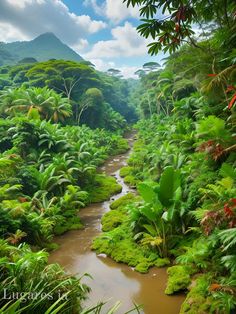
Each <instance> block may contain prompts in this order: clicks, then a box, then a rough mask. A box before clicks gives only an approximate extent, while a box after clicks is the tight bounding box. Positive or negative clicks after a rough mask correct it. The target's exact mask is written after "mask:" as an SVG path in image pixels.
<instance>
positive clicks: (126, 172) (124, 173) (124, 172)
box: [120, 166, 133, 178]
mask: <svg viewBox="0 0 236 314" xmlns="http://www.w3.org/2000/svg"><path fill="white" fill-rule="evenodd" d="M132 169H133V168H132V167H130V166H126V167H123V168H121V169H120V176H121V177H122V178H124V177H126V176H128V175H130V174H131V172H132Z"/></svg>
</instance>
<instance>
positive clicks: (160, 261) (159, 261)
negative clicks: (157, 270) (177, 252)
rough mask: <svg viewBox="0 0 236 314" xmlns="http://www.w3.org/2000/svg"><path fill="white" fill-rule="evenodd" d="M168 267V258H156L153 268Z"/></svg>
mask: <svg viewBox="0 0 236 314" xmlns="http://www.w3.org/2000/svg"><path fill="white" fill-rule="evenodd" d="M168 265H170V260H169V258H157V259H156V261H155V266H156V267H165V266H168Z"/></svg>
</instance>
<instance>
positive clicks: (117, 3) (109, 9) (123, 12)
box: [84, 0, 140, 23]
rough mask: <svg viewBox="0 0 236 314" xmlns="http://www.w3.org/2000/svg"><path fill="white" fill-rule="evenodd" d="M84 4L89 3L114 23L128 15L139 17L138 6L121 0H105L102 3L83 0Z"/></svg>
mask: <svg viewBox="0 0 236 314" xmlns="http://www.w3.org/2000/svg"><path fill="white" fill-rule="evenodd" d="M84 4H85V5H87V6H88V5H90V6H91V7H92V8H93V9H94V11H95V12H96V13H97V14H99V15H103V16H104V15H105V16H106V17H107V18H108V19H109V20H111V21H112V22H114V23H119V22H121V21H123V20H125V19H127V18H129V17H133V18H137V19H138V18H139V16H140V15H139V8H138V7H137V6H136V7H132V6H129V7H128V8H127V6H126V4H125V3H123V1H122V0H105V1H104V2H103V3H102V4H100V5H99V4H98V3H97V0H85V1H84Z"/></svg>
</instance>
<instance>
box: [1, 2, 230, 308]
mask: <svg viewBox="0 0 236 314" xmlns="http://www.w3.org/2000/svg"><path fill="white" fill-rule="evenodd" d="M125 2H127V3H128V4H129V5H135V4H139V5H140V6H141V7H140V9H141V14H142V15H143V17H144V18H146V19H145V20H144V21H143V24H141V25H140V26H139V31H140V33H141V34H142V35H144V36H145V37H147V36H148V35H151V36H152V38H153V40H154V41H155V40H157V41H156V42H154V43H152V44H150V52H151V53H156V52H157V51H159V50H160V49H163V50H165V51H169V52H171V53H172V54H171V55H170V56H169V57H168V58H166V60H165V64H164V66H163V67H162V68H160V69H159V70H151V71H149V73H148V72H147V71H139V74H140V80H139V81H138V83H137V84H136V83H133V82H130V81H126V80H123V79H120V78H118V77H114V76H111V75H107V74H104V73H100V72H98V71H96V70H94V68H93V66H92V65H91V64H90V63H89V62H85V61H82V62H81V63H76V62H74V61H64V60H49V61H45V62H34V63H24V64H18V65H15V66H2V67H0V88H1V95H0V135H1V139H0V182H1V185H0V238H1V239H0V254H1V256H0V270H1V274H0V279H1V280H0V282H1V283H0V295H1V302H0V307H1V309H0V313H32V312H34V313H39V314H40V313H47V314H49V313H62V311H63V313H99V311H100V310H101V306H102V305H100V306H98V307H96V308H93V309H88V310H83V309H82V306H81V302H82V301H83V300H84V299H85V298H86V295H87V293H88V291H89V288H88V287H87V286H85V285H83V284H81V281H80V279H78V278H76V277H73V276H70V275H68V274H66V273H65V272H64V271H63V269H62V268H61V267H60V266H59V265H56V264H51V265H48V262H47V259H48V253H47V252H48V251H50V250H53V249H56V245H55V244H54V243H53V237H54V236H55V235H61V234H63V233H65V232H66V231H68V230H74V229H79V228H82V224H81V221H80V218H79V215H78V213H79V209H80V208H82V207H85V206H86V205H87V204H88V203H91V202H101V201H104V200H106V199H108V198H109V196H110V195H112V194H115V193H117V192H119V191H120V189H121V187H120V186H119V185H118V184H117V183H116V180H115V179H114V178H112V177H106V176H105V175H103V174H100V173H98V171H97V168H98V166H100V165H102V163H103V162H104V161H105V160H106V159H107V158H108V156H110V155H115V154H120V153H122V152H125V151H126V150H127V149H128V144H127V141H126V140H125V139H124V138H122V135H123V132H124V130H126V129H127V125H128V124H127V122H128V123H132V122H136V120H137V114H138V116H139V118H140V119H139V121H138V122H137V123H136V125H135V129H136V130H137V140H136V143H135V145H134V149H133V152H132V154H131V156H130V158H129V161H128V166H127V167H124V168H122V169H121V172H120V174H121V176H122V177H124V181H125V182H126V183H127V184H129V185H130V186H132V187H135V188H137V192H138V193H137V195H134V194H132V193H129V194H127V195H125V196H123V197H122V198H120V199H118V200H116V201H115V202H113V203H112V204H111V210H110V211H109V212H108V213H106V214H105V215H104V216H103V218H102V228H103V233H102V234H101V235H100V236H99V237H98V238H96V239H95V240H94V242H93V249H94V250H96V251H97V252H99V253H106V254H107V255H109V256H111V257H112V258H113V259H114V260H115V261H117V262H123V263H127V264H128V265H129V266H132V267H134V268H135V270H136V271H139V272H141V273H145V272H147V271H148V269H149V268H150V267H152V266H157V267H163V266H169V267H168V270H167V272H168V276H169V279H168V283H167V287H166V291H165V293H166V294H168V295H171V294H174V293H178V292H182V291H184V292H186V300H185V302H184V303H183V305H182V307H181V311H180V312H181V313H182V314H186V313H188V314H197V313H199V314H200V313H201V314H203V313H204V314H205V313H206V314H207V313H215V314H217V313H222V314H230V313H233V311H235V309H236V253H235V252H236V168H235V166H236V158H235V157H236V145H235V138H236V124H235V122H236V114H235V103H236V86H235V78H236V65H235V62H236V48H235V38H236V36H235V34H236V32H235V30H236V27H235V10H234V3H233V1H225V0H224V1H223V0H219V1H214V3H208V2H206V1H192V2H191V5H190V4H186V3H185V1H184V2H182V1H151V2H150V1H148V0H140V1H139V0H137V1H135V0H127V1H125ZM163 6H164V8H163ZM160 7H161V8H163V10H164V11H165V10H168V12H169V13H170V16H168V18H164V19H163V21H158V20H157V19H156V18H155V14H156V10H157V9H158V8H160ZM197 22H199V25H200V26H201V27H202V30H203V32H202V34H201V36H199V37H198V38H196V37H194V35H193V32H192V28H193V24H194V23H197ZM186 41H187V43H186ZM134 108H135V109H136V112H137V114H136V112H135V110H134ZM155 280H158V278H157V279H155ZM6 291H7V292H8V293H9V294H11V295H12V294H14V293H17V292H18V291H23V292H24V293H23V294H22V295H21V296H20V298H18V297H16V299H17V301H16V302H13V303H12V302H11V301H9V300H8V299H7V298H6V297H5V293H6ZM35 292H37V293H38V294H39V296H40V298H39V297H37V296H34V293H35ZM154 297H155V296H154ZM35 299H36V300H35ZM111 313H112V311H111Z"/></svg>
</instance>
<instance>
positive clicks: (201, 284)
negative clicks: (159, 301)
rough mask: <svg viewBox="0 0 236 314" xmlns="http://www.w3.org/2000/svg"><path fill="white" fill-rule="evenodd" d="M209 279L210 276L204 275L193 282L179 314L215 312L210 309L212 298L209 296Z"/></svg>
mask: <svg viewBox="0 0 236 314" xmlns="http://www.w3.org/2000/svg"><path fill="white" fill-rule="evenodd" d="M211 278H212V276H211V275H210V274H204V275H201V276H199V277H198V278H197V279H196V280H195V281H194V285H192V288H191V290H190V292H189V293H188V294H187V297H186V299H185V301H184V303H183V304H182V306H181V309H180V314H196V313H201V314H208V313H215V312H216V311H215V309H214V308H212V305H213V301H214V300H213V297H212V296H211V295H209V285H210V282H211Z"/></svg>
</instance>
